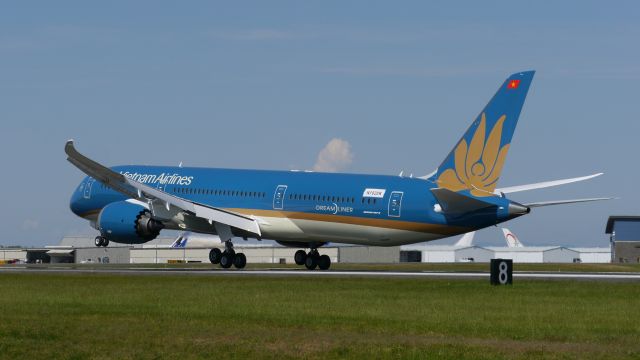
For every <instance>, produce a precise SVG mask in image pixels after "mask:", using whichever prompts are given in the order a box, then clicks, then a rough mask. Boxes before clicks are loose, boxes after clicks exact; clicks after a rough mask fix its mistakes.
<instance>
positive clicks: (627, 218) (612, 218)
mask: <svg viewBox="0 0 640 360" xmlns="http://www.w3.org/2000/svg"><path fill="white" fill-rule="evenodd" d="M619 220H622V221H639V222H640V216H630V215H612V216H609V220H607V228H606V229H605V230H604V233H605V234H611V233H612V232H613V225H614V223H615V222H616V221H619Z"/></svg>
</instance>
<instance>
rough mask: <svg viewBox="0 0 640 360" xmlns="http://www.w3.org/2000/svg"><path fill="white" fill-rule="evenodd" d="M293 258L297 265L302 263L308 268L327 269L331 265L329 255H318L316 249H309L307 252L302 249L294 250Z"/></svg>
mask: <svg viewBox="0 0 640 360" xmlns="http://www.w3.org/2000/svg"><path fill="white" fill-rule="evenodd" d="M294 260H295V262H296V264H297V265H304V266H305V267H306V268H307V269H309V270H315V268H316V267H317V268H319V269H320V270H328V269H329V268H330V267H331V258H330V257H329V255H320V254H319V253H318V249H311V250H310V251H309V253H306V252H305V251H304V250H298V251H296V254H295V255H294Z"/></svg>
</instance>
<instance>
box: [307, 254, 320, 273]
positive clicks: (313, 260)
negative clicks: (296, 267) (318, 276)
mask: <svg viewBox="0 0 640 360" xmlns="http://www.w3.org/2000/svg"><path fill="white" fill-rule="evenodd" d="M304 266H305V267H306V268H307V269H309V270H315V268H316V266H318V257H317V256H314V255H313V254H309V255H307V259H306V260H305V261H304Z"/></svg>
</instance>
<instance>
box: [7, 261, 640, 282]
mask: <svg viewBox="0 0 640 360" xmlns="http://www.w3.org/2000/svg"><path fill="white" fill-rule="evenodd" d="M1 273H5V274H6V273H32V274H33V273H43V274H44V273H56V274H83V273H84V274H121V275H184V276H276V277H277V276H282V277H289V276H305V277H380V278H384V277H389V278H393V277H395V278H398V277H404V278H451V279H486V280H487V281H488V280H489V273H488V272H456V271H442V272H441V271H363V270H354V271H344V270H329V271H307V270H303V269H294V270H292V269H278V268H273V269H260V270H223V269H216V268H214V269H203V268H158V267H111V266H104V267H90V268H87V267H76V266H68V267H62V266H24V265H21V266H5V267H0V274H1ZM513 278H514V279H546V280H553V279H556V280H600V281H640V273H628V272H625V273H620V272H611V273H577V272H573V273H566V272H565V273H560V272H526V271H514V273H513Z"/></svg>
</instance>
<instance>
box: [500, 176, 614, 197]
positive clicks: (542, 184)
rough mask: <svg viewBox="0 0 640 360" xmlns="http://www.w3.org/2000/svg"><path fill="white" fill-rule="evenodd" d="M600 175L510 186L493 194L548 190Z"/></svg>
mask: <svg viewBox="0 0 640 360" xmlns="http://www.w3.org/2000/svg"><path fill="white" fill-rule="evenodd" d="M602 174H603V173H597V174H593V175H588V176H581V177H577V178H571V179H562V180H552V181H544V182H539V183H535V184H527V185H518V186H510V187H505V188H502V189H496V190H495V193H496V194H497V195H500V194H511V193H515V192H519V191H528V190H536V189H544V188H548V187H553V186H560V185H565V184H571V183H575V182H579V181H585V180H589V179H593V178H595V177H598V176H600V175H602Z"/></svg>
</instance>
